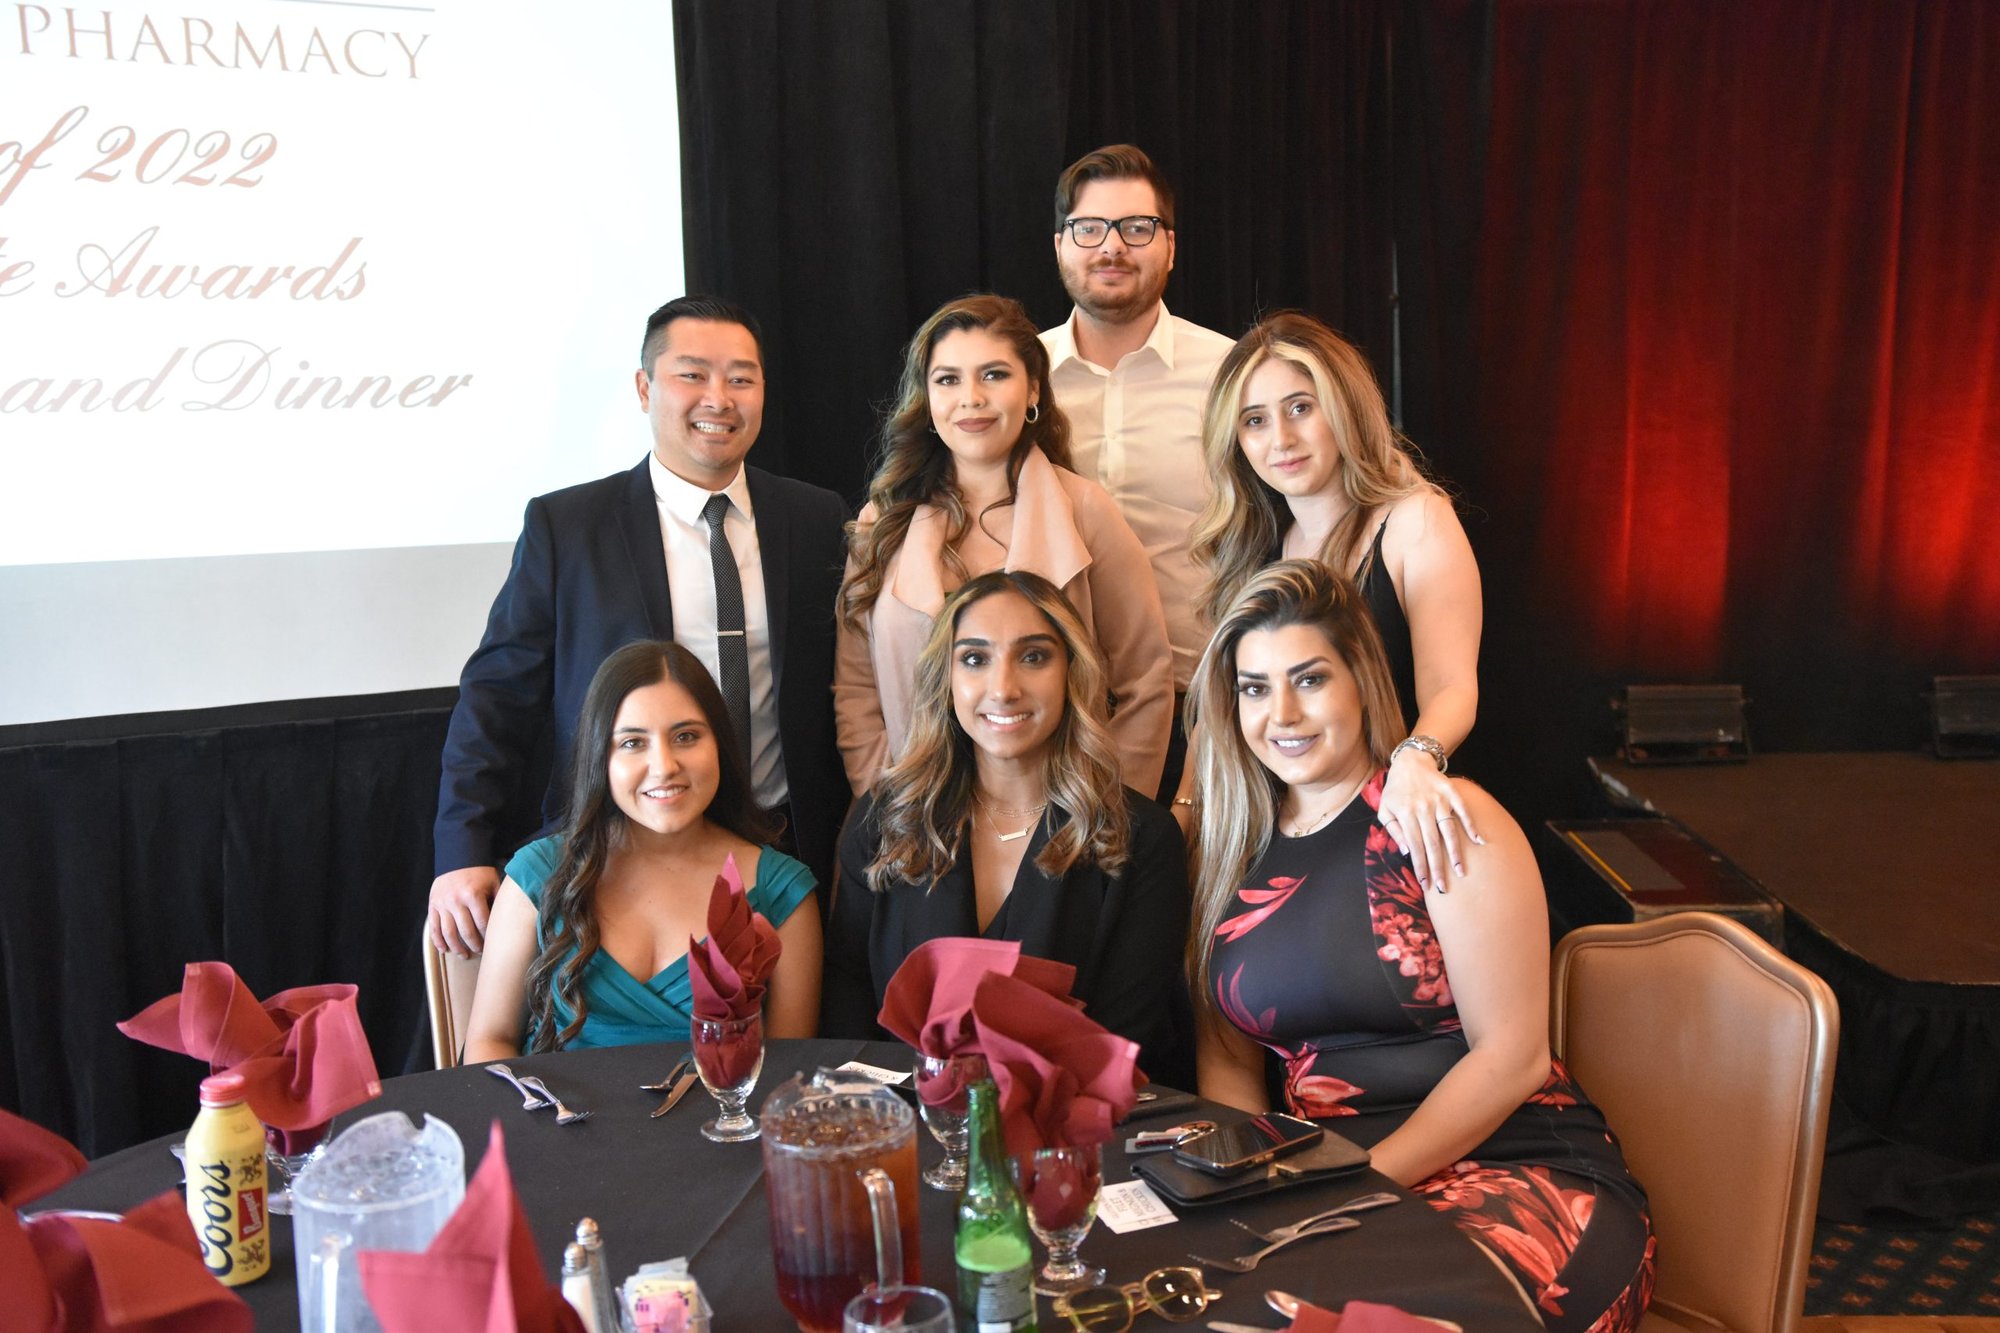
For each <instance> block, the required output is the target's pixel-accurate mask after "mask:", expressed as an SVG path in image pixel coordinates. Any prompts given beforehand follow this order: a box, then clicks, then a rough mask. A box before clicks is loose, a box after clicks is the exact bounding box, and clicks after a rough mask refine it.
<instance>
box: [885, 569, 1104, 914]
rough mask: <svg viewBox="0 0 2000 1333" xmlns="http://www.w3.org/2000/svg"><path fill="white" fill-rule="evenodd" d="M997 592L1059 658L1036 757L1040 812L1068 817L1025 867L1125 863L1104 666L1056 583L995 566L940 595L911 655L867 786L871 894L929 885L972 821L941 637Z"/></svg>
mask: <svg viewBox="0 0 2000 1333" xmlns="http://www.w3.org/2000/svg"><path fill="white" fill-rule="evenodd" d="M1006 592H1013V593H1019V594H1020V595H1021V596H1022V597H1024V598H1026V599H1027V601H1028V604H1029V605H1030V606H1032V607H1034V608H1035V610H1036V611H1038V612H1039V613H1040V614H1041V617H1042V619H1043V620H1045V621H1047V622H1048V625H1049V628H1050V629H1051V630H1053V631H1054V632H1055V635H1056V638H1058V639H1059V640H1061V642H1062V645H1063V648H1064V649H1065V650H1066V651H1067V653H1068V655H1069V668H1068V672H1067V675H1066V678H1065V680H1064V682H1063V685H1064V707H1063V715H1062V720H1061V721H1060V722H1058V723H1057V724H1056V729H1055V731H1054V732H1053V733H1052V734H1051V735H1050V737H1049V740H1048V744H1047V746H1046V747H1045V748H1044V750H1043V760H1042V764H1043V769H1042V775H1043V782H1044V785H1045V788H1046V790H1047V792H1048V802H1049V809H1050V813H1051V814H1053V813H1054V812H1055V811H1057V810H1060V811H1061V812H1063V813H1064V814H1066V815H1068V816H1069V820H1068V822H1067V823H1065V824H1064V825H1063V826H1062V827H1061V828H1060V829H1057V830H1056V833H1055V836H1053V837H1051V838H1050V839H1049V841H1048V845H1047V846H1046V847H1044V848H1042V851H1041V855H1039V856H1037V857H1036V858H1035V866H1036V868H1037V869H1039V870H1040V871H1041V872H1042V873H1043V874H1045V875H1048V876H1050V877H1055V876H1058V875H1061V874H1063V873H1064V872H1066V871H1067V870H1069V868H1070V867H1071V866H1073V865H1075V864H1076V863H1077V862H1078V861H1082V860H1087V861H1088V862H1089V863H1090V864H1092V865H1095V866H1097V867H1099V868H1100V869H1102V870H1105V871H1107V872H1110V873H1114V874H1115V873H1117V872H1118V871H1120V870H1123V869H1124V868H1125V862H1126V859H1127V855H1128V852H1129V849H1130V842H1131V812H1130V811H1129V809H1128V808H1127V806H1126V803H1125V801H1124V799H1123V789H1122V788H1121V787H1120V785H1119V781H1118V754H1117V751H1116V750H1114V749H1113V748H1112V746H1111V740H1110V737H1109V736H1107V735H1106V733H1105V730H1104V719H1105V708H1106V700H1107V699H1108V697H1109V696H1108V693H1107V691H1106V689H1105V684H1104V661H1103V659H1102V658H1101V657H1099V656H1098V652H1097V647H1096V645H1095V644H1094V643H1092V641H1091V637H1090V631H1089V630H1087V629H1086V628H1084V624H1083V621H1082V620H1081V619H1080V618H1079V617H1078V616H1077V614H1076V610H1075V608H1074V607H1072V606H1071V605H1070V604H1069V599H1068V598H1067V597H1064V596H1063V594H1062V590H1061V589H1060V588H1058V587H1056V585H1055V584H1053V583H1051V582H1049V581H1048V580H1047V579H1045V578H1043V577H1042V576H1041V575H1039V574H1031V573H1028V572H1026V571H1025V570H994V571H993V572H992V573H989V574H981V575H980V576H979V577H978V578H975V579H973V580H971V581H970V582H968V583H966V584H964V585H963V586H962V587H960V588H959V589H958V590H957V591H956V592H954V593H952V595H951V596H950V597H949V598H947V599H946V601H945V604H944V609H943V610H941V611H940V612H938V618H937V622H936V623H935V624H934V625H933V626H932V627H931V637H930V639H929V641H928V642H927V643H925V645H924V651H923V655H922V656H921V657H919V658H918V659H917V670H916V680H915V688H914V691H913V695H912V701H911V717H912V721H911V723H910V736H909V742H908V744H906V745H905V746H904V749H903V754H902V757H901V758H899V759H897V760H896V762H895V763H893V764H891V765H890V766H889V767H888V768H886V769H884V770H883V772H882V776H881V777H880V778H878V779H877V780H876V783H875V817H876V822H877V826H878V828H879V829H880V832H881V841H880V843H879V844H878V845H877V849H876V852H875V859H874V860H873V861H871V862H869V864H868V886H869V888H871V889H873V890H875V891H876V892H877V893H879V892H881V891H882V890H883V889H884V888H886V887H887V886H888V885H889V884H890V883H891V882H893V881H894V880H898V879H903V880H909V881H911V882H912V883H918V884H924V883H935V881H936V880H937V879H938V878H939V877H940V876H942V875H943V874H944V873H945V872H947V871H948V870H950V869H951V868H952V866H954V865H955V864H957V862H958V856H959V849H960V847H961V846H962V845H963V843H964V839H965V830H966V826H967V824H968V822H969V821H970V820H971V818H972V802H973V787H974V777H975V774H976V771H977V760H976V758H975V756H974V753H973V744H972V738H971V737H970V736H967V735H966V734H965V728H963V727H961V726H960V725H959V723H958V714H957V712H956V711H955V710H954V708H953V707H952V696H951V665H952V644H953V642H954V640H955V639H956V637H957V634H958V622H959V620H960V619H961V618H963V616H964V615H965V612H966V609H967V608H968V607H971V606H973V605H974V604H976V603H978V602H980V601H982V600H984V599H985V598H988V597H992V596H995V595H997V594H1000V593H1006ZM1047 817H1048V816H1046V815H1045V816H1044V818H1047Z"/></svg>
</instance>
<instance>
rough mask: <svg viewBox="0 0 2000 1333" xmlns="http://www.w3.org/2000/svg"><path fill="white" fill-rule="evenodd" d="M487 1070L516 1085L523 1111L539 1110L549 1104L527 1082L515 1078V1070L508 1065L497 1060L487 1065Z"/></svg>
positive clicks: (515, 1089)
mask: <svg viewBox="0 0 2000 1333" xmlns="http://www.w3.org/2000/svg"><path fill="white" fill-rule="evenodd" d="M486 1072H487V1073H489V1074H492V1075H493V1076H494V1077H496V1078H504V1079H506V1080H507V1081H508V1082H509V1083H512V1084H513V1085H514V1091H516V1092H518V1093H520V1094H521V1109H522V1110H523V1111H539V1110H541V1109H542V1108H543V1107H544V1106H547V1105H548V1102H547V1101H546V1100H544V1099H543V1098H542V1097H540V1096H537V1095H536V1093H535V1090H534V1089H533V1088H530V1087H528V1086H527V1085H526V1084H524V1083H522V1082H521V1080H520V1079H518V1078H515V1077H514V1071H513V1070H511V1069H509V1068H508V1067H507V1066H506V1065H503V1064H500V1063H498V1062H497V1061H496V1062H495V1063H493V1064H490V1065H488V1066H486Z"/></svg>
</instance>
